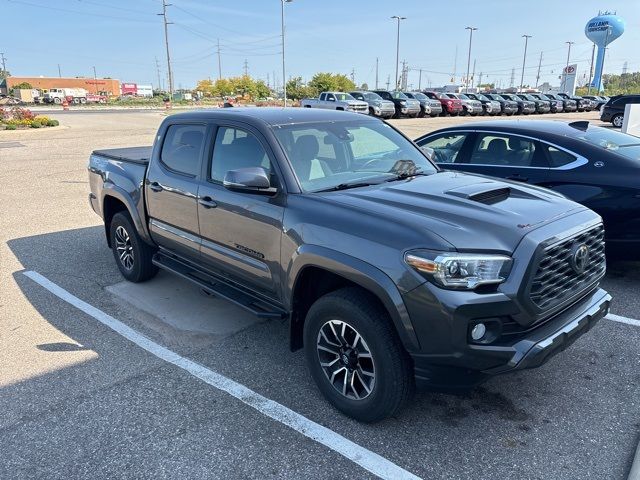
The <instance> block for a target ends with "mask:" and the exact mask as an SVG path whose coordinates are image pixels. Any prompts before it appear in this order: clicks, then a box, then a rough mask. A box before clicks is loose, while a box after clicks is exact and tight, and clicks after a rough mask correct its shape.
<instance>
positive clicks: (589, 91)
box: [587, 43, 596, 95]
mask: <svg viewBox="0 0 640 480" xmlns="http://www.w3.org/2000/svg"><path fill="white" fill-rule="evenodd" d="M595 55H596V44H595V43H594V44H593V48H592V49H591V64H590V65H589V86H588V87H587V95H591V82H592V81H593V58H594V57H595Z"/></svg>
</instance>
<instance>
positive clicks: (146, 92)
mask: <svg viewBox="0 0 640 480" xmlns="http://www.w3.org/2000/svg"><path fill="white" fill-rule="evenodd" d="M137 95H138V96H139V97H153V85H138V93H137Z"/></svg>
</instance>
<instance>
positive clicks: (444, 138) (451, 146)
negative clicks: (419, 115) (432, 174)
mask: <svg viewBox="0 0 640 480" xmlns="http://www.w3.org/2000/svg"><path fill="white" fill-rule="evenodd" d="M466 138H467V134H466V133H455V134H454V133H445V134H442V135H438V136H436V137H432V138H427V139H424V140H422V141H420V142H418V145H419V146H421V147H429V148H431V149H432V150H433V151H434V155H435V161H436V162H438V163H453V162H455V161H456V158H458V154H459V153H460V150H461V149H462V145H463V144H464V141H465V139H466Z"/></svg>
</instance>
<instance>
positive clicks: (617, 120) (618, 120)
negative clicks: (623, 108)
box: [611, 113, 624, 128]
mask: <svg viewBox="0 0 640 480" xmlns="http://www.w3.org/2000/svg"><path fill="white" fill-rule="evenodd" d="M623 122H624V115H623V114H622V113H616V114H615V115H614V116H613V117H611V125H613V126H614V127H616V128H622V123H623Z"/></svg>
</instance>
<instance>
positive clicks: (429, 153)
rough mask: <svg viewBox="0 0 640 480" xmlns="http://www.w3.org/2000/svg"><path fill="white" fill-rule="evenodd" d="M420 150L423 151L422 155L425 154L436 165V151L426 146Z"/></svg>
mask: <svg viewBox="0 0 640 480" xmlns="http://www.w3.org/2000/svg"><path fill="white" fill-rule="evenodd" d="M420 150H422V153H424V154H425V155H426V156H427V158H428V159H429V160H431V161H432V162H434V163H435V162H436V151H435V150H434V149H433V148H431V147H427V146H426V145H424V146H422V147H420Z"/></svg>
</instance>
